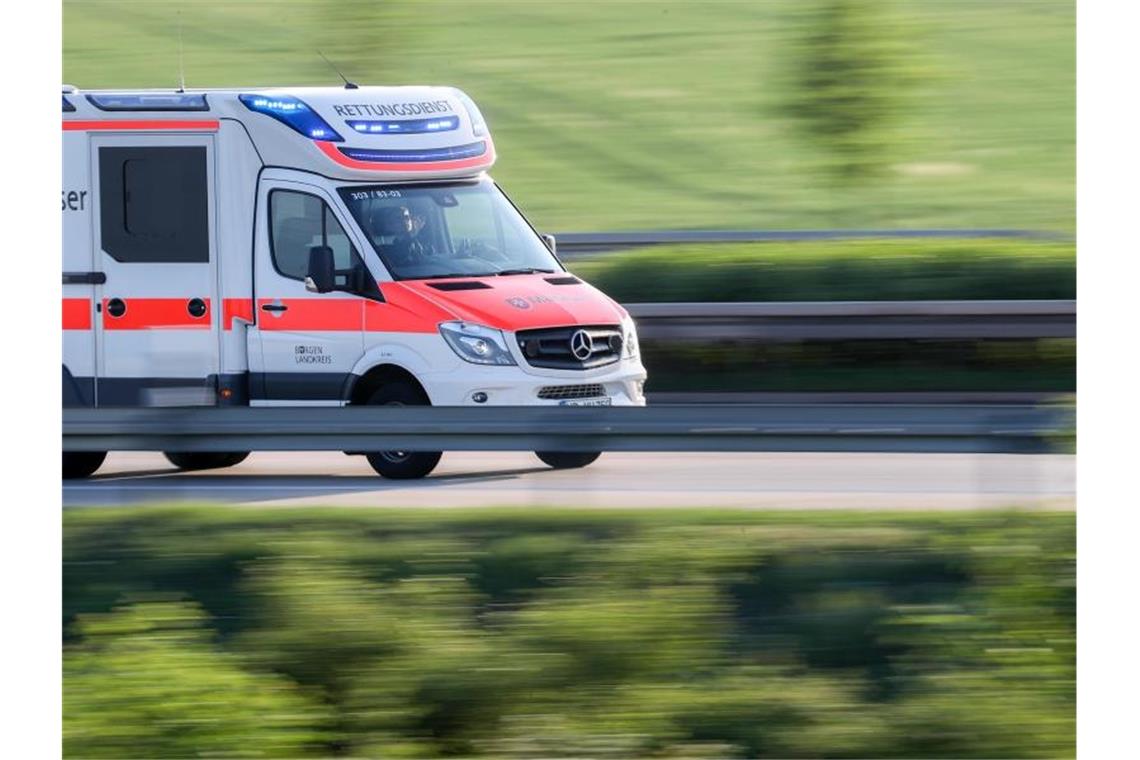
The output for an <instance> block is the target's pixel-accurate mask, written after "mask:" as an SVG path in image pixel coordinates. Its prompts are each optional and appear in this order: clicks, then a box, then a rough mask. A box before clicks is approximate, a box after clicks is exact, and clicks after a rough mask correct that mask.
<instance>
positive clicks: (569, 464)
mask: <svg viewBox="0 0 1140 760" xmlns="http://www.w3.org/2000/svg"><path fill="white" fill-rule="evenodd" d="M534 454H535V456H537V457H538V458H539V459H541V460H542V461H543V462H545V463H546V464H548V465H550V466H551V467H553V468H554V469H556V470H571V469H574V468H576V467H585V466H586V465H588V464H590V463H591V462H593V461H594V460H595V459H597V458H598V457H600V456H601V455H602V452H600V451H536V452H534Z"/></svg>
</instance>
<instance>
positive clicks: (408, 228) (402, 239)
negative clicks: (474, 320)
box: [340, 179, 562, 280]
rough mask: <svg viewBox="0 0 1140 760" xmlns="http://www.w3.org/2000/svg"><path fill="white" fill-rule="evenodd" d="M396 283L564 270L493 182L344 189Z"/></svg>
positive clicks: (351, 210) (342, 191)
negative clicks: (438, 278)
mask: <svg viewBox="0 0 1140 760" xmlns="http://www.w3.org/2000/svg"><path fill="white" fill-rule="evenodd" d="M340 195H341V197H342V198H343V199H344V202H345V204H346V205H347V206H348V210H349V211H350V212H351V213H352V216H353V217H354V218H355V219H356V222H357V224H359V225H360V228H361V229H362V230H363V231H364V234H365V236H366V237H367V238H368V239H369V240H370V241H371V242H372V247H373V248H375V249H376V253H377V255H378V256H380V259H381V260H382V261H383V262H384V265H385V266H387V267H388V271H389V272H391V273H392V276H393V277H395V278H396V279H397V280H414V279H426V278H433V277H471V276H480V275H483V276H489V275H498V274H502V275H508V274H529V273H531V272H556V271H561V269H562V267H561V266H560V265H559V263H558V260H557V259H556V258H555V257H554V256H553V255H552V254H551V253H550V251H549V250H548V249H547V247H546V245H545V244H544V243H543V242H542V240H541V239H540V238H539V237H538V235H536V234H535V232H534V230H533V229H531V227H530V225H529V224H527V222H526V220H525V219H523V217H522V215H521V214H519V212H518V211H517V210H516V209H515V207H514V206H512V205H511V202H510V201H508V200H507V198H506V196H504V195H503V194H502V192H501V191H500V190H499V188H497V187H496V186H495V183H493V182H491V181H490V180H489V179H482V180H476V181H470V182H462V183H460V182H451V183H446V184H431V185H399V186H394V185H384V186H381V185H375V186H360V185H356V186H350V187H343V188H340Z"/></svg>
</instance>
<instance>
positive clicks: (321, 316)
mask: <svg viewBox="0 0 1140 760" xmlns="http://www.w3.org/2000/svg"><path fill="white" fill-rule="evenodd" d="M363 302H364V299H361V298H259V299H257V308H258V309H259V310H260V312H261V313H260V316H259V317H258V320H257V322H258V325H257V326H258V327H259V328H260V329H261V330H262V331H272V330H289V331H292V332H304V331H306V330H312V331H324V332H349V331H354V332H359V331H360V330H361V328H362V326H363V324H364V312H363ZM266 304H275V305H279V306H284V307H285V310H284V311H267V310H265V309H263V308H262V307H263V306H265V305H266Z"/></svg>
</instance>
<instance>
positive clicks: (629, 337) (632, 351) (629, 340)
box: [621, 317, 638, 359]
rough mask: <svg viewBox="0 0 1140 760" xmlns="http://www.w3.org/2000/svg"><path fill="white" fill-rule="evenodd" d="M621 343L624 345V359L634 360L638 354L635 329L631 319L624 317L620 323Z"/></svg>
mask: <svg viewBox="0 0 1140 760" xmlns="http://www.w3.org/2000/svg"><path fill="white" fill-rule="evenodd" d="M621 331H622V341H623V342H624V345H625V351H624V352H623V353H624V354H625V358H626V359H636V358H637V352H638V345H637V328H636V327H635V326H634V324H633V319H631V318H629V317H626V318H625V319H623V320H622V323H621Z"/></svg>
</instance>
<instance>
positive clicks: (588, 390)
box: [538, 383, 606, 401]
mask: <svg viewBox="0 0 1140 760" xmlns="http://www.w3.org/2000/svg"><path fill="white" fill-rule="evenodd" d="M604 395H606V389H605V388H604V387H603V386H602V385H600V384H599V383H592V384H590V385H548V386H546V387H545V388H540V389H539V391H538V397H539V398H544V399H546V400H548V401H561V400H563V399H568V398H598V397H599V396H604Z"/></svg>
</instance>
